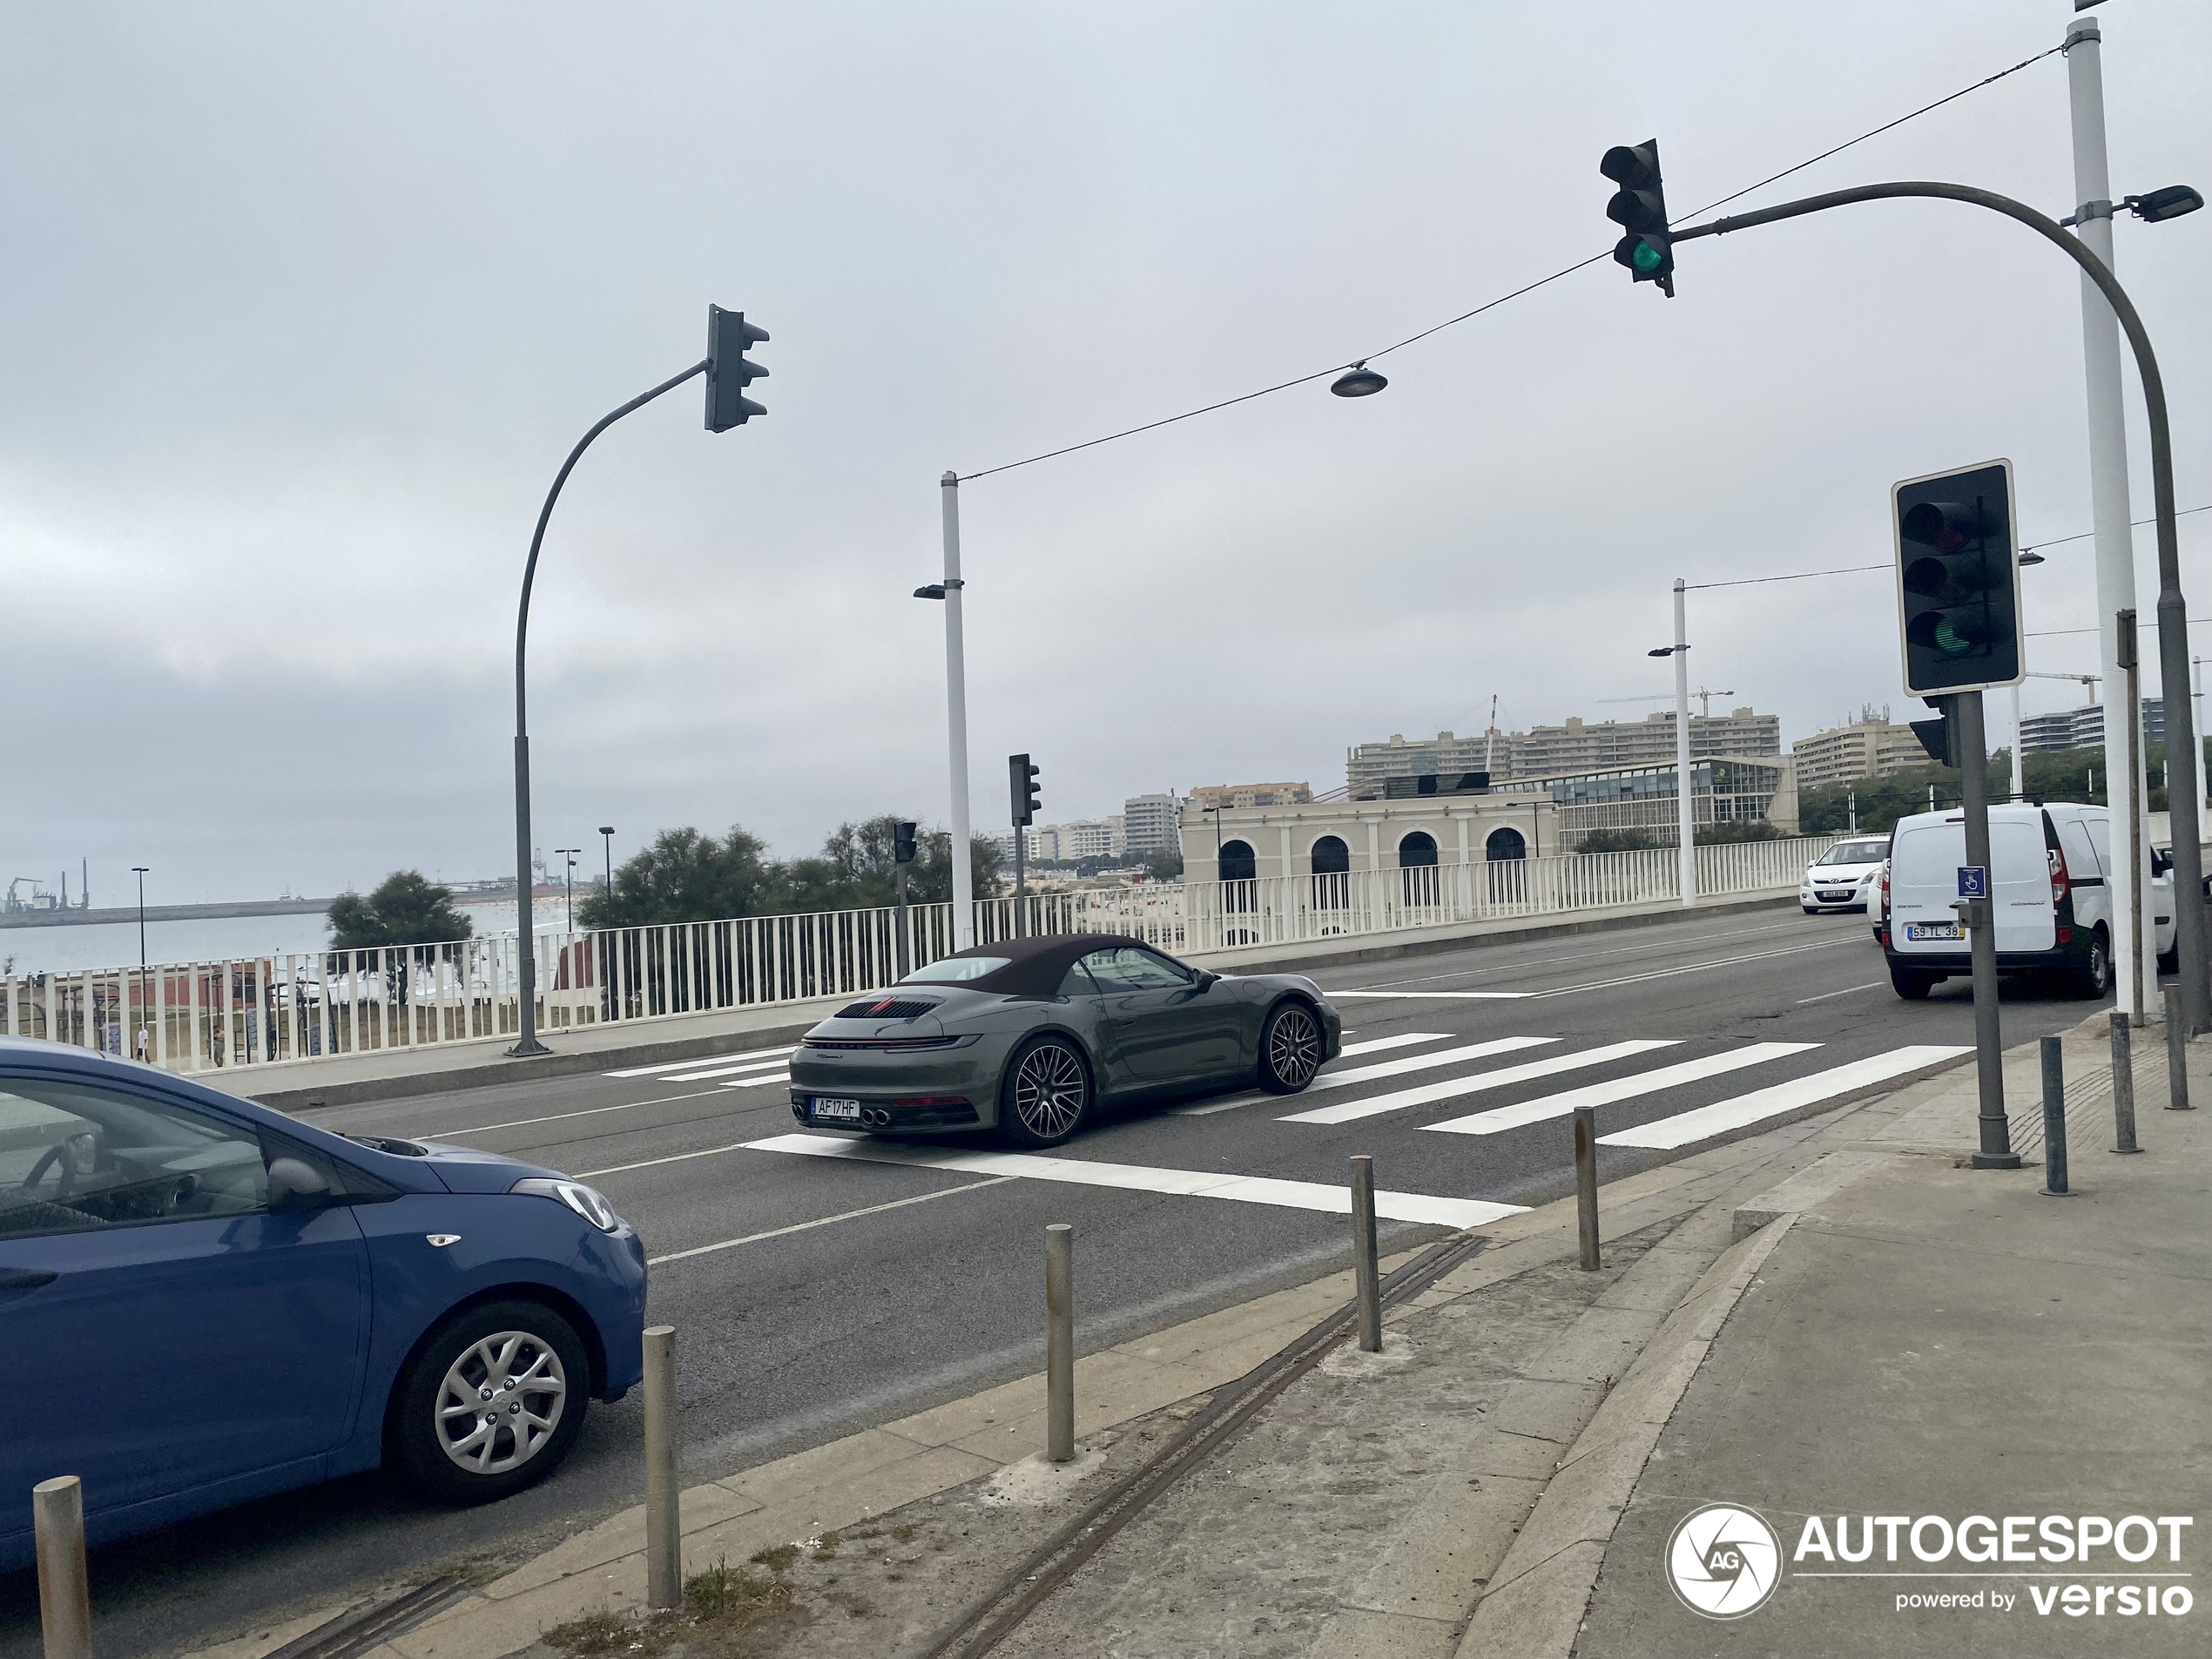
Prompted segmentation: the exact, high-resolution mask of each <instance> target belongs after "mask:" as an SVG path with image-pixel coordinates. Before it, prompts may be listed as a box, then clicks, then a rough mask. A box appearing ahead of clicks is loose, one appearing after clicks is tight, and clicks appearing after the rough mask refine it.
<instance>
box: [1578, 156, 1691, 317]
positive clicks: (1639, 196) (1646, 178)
mask: <svg viewBox="0 0 2212 1659" xmlns="http://www.w3.org/2000/svg"><path fill="white" fill-rule="evenodd" d="M1597 170H1598V171H1599V172H1602V173H1603V174H1604V175H1605V176H1606V177H1607V178H1608V179H1611V180H1612V181H1613V182H1614V183H1615V184H1616V185H1620V186H1621V188H1620V189H1619V190H1617V191H1615V192H1614V195H1613V199H1612V200H1611V201H1609V202H1608V203H1606V205H1605V216H1606V217H1607V218H1608V219H1611V220H1612V221H1613V222H1614V223H1615V225H1618V226H1620V227H1621V228H1622V230H1624V231H1626V232H1628V234H1627V235H1626V236H1623V237H1622V239H1621V240H1620V242H1619V243H1618V244H1617V245H1616V246H1615V247H1614V250H1613V257H1614V258H1615V260H1618V261H1619V262H1620V263H1621V264H1622V265H1625V266H1628V267H1629V274H1630V275H1631V276H1633V277H1634V278H1635V280H1636V281H1638V282H1656V283H1657V284H1658V285H1659V291H1660V292H1661V293H1664V294H1665V295H1666V296H1667V297H1668V298H1669V300H1671V299H1673V298H1674V297H1675V250H1674V243H1673V240H1672V239H1671V238H1670V237H1669V235H1668V232H1667V189H1666V181H1665V180H1664V179H1662V178H1661V177H1660V174H1659V140H1658V139H1656V138H1647V139H1646V140H1645V141H1644V142H1643V143H1642V144H1616V145H1614V146H1613V148H1612V149H1610V150H1608V151H1607V152H1605V158H1604V159H1603V160H1602V161H1600V162H1599V163H1598V164H1597Z"/></svg>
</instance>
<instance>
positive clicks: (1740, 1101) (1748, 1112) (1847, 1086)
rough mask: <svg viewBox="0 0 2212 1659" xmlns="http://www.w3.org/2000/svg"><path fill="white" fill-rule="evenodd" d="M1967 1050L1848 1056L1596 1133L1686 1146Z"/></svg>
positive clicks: (1664, 1146)
mask: <svg viewBox="0 0 2212 1659" xmlns="http://www.w3.org/2000/svg"><path fill="white" fill-rule="evenodd" d="M1972 1053H1973V1049H1971V1048H1954V1047H1948V1046H1946V1045H1944V1044H1940V1043H1912V1044H1910V1045H1908V1046H1907V1047H1905V1048H1902V1049H1891V1050H1890V1051H1889V1052H1888V1053H1887V1054H1878V1055H1873V1056H1871V1058H1869V1059H1865V1060H1854V1061H1851V1062H1850V1063H1849V1064H1847V1065H1841V1066H1831V1067H1830V1068H1829V1069H1827V1070H1826V1071H1816V1072H1814V1073H1813V1074H1812V1076H1810V1077H1799V1078H1797V1079H1796V1080H1795V1081H1793V1082H1786V1083H1777V1084H1775V1085H1774V1087H1773V1088H1771V1089H1759V1090H1757V1091H1756V1092H1755V1093H1752V1094H1749V1095H1738V1096H1737V1097H1736V1098H1735V1099H1733V1100H1719V1101H1715V1102H1714V1103H1712V1104H1711V1105H1710V1106H1701V1107H1699V1108H1698V1109H1696V1111H1689V1112H1680V1113H1677V1114H1676V1116H1672V1117H1662V1118H1661V1119H1660V1120H1659V1121H1658V1122H1657V1123H1645V1124H1642V1125H1640V1126H1639V1127H1637V1128H1635V1129H1624V1130H1620V1131H1618V1132H1617V1133H1615V1134H1612V1135H1601V1136H1598V1137H1597V1139H1598V1144H1599V1145H1600V1146H1639V1147H1646V1148H1650V1149H1652V1150H1657V1151H1662V1152H1669V1151H1672V1150H1674V1149H1675V1148H1676V1147H1678V1146H1688V1145H1689V1143H1691V1142H1693V1141H1703V1140H1709V1139H1710V1138H1711V1137H1712V1136H1716V1135H1725V1134H1726V1133H1728V1131H1729V1130H1736V1129H1743V1128H1746V1127H1748V1126H1749V1125H1750V1124H1753V1123H1760V1122H1762V1121H1764V1119H1766V1118H1770V1117H1778V1116H1781V1115H1782V1114H1783V1113H1784V1112H1787V1111H1793V1110H1795V1109H1797V1108H1798V1107H1800V1106H1812V1105H1817V1103H1820V1102H1821V1101H1824V1100H1832V1099H1834V1098H1835V1097H1836V1096H1838V1095H1848V1094H1850V1093H1851V1092H1852V1091H1853V1090H1854V1089H1865V1088H1866V1087H1868V1086H1869V1085H1871V1084H1874V1083H1881V1082H1888V1081H1889V1080H1890V1079H1891V1078H1892V1077H1902V1076H1905V1073H1907V1072H1911V1071H1919V1070H1920V1069H1922V1068H1924V1067H1927V1066H1932V1065H1936V1064H1938V1063H1939V1062H1943V1061H1946V1060H1954V1059H1956V1058H1958V1056H1959V1055H1967V1054H1972Z"/></svg>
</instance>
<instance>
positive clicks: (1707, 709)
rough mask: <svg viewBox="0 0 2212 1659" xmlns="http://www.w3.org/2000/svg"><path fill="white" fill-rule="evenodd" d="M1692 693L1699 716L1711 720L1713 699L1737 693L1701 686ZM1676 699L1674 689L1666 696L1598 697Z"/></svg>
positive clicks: (1605, 700) (1627, 700)
mask: <svg viewBox="0 0 2212 1659" xmlns="http://www.w3.org/2000/svg"><path fill="white" fill-rule="evenodd" d="M1690 695H1691V696H1692V697H1694V698H1696V699H1697V702H1698V709H1697V713H1698V718H1701V719H1706V720H1710V719H1711V718H1713V699H1714V698H1716V697H1734V696H1736V695H1737V693H1736V692H1734V691H1707V690H1706V689H1705V688H1703V686H1700V687H1699V688H1698V689H1697V690H1696V691H1692V692H1691V693H1690ZM1674 700H1675V694H1674V693H1673V692H1672V691H1669V692H1668V693H1667V694H1666V695H1665V696H1664V697H1602V698H1598V701H1599V702H1601V703H1671V702H1673V701H1674Z"/></svg>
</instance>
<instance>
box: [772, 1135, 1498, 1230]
mask: <svg viewBox="0 0 2212 1659" xmlns="http://www.w3.org/2000/svg"><path fill="white" fill-rule="evenodd" d="M747 1145H748V1146H749V1147H750V1149H751V1150H754V1151H757V1152H795V1153H798V1154H799V1155H801V1156H803V1157H829V1158H855V1159H859V1160H860V1161H861V1162H863V1163H900V1164H904V1165H906V1166H907V1168H909V1169H925V1170H963V1171H966V1172H968V1173H970V1174H974V1175H1003V1176H1020V1177H1025V1178H1027V1179H1028V1180H1032V1181H1064V1182H1068V1183H1070V1184H1074V1185H1077V1186H1087V1187H1118V1188H1121V1189H1123V1190H1125V1191H1130V1192H1163V1193H1168V1194H1170V1195H1172V1196H1175V1197H1186V1198H1227V1199H1230V1200H1232V1201H1233V1202H1236V1203H1239V1204H1274V1205H1279V1206H1281V1207H1282V1208H1285V1209H1289V1210H1318V1211H1322V1212H1323V1213H1324V1214H1332V1215H1339V1216H1348V1215H1350V1214H1351V1213H1352V1189H1351V1188H1350V1187H1348V1186H1325V1185H1323V1184H1320V1183H1319V1182H1316V1181H1278V1180H1275V1179H1272V1178H1271V1177H1266V1176H1256V1175H1229V1174H1225V1173H1223V1172H1219V1171H1211V1172H1210V1171H1206V1170H1156V1169H1148V1168H1145V1167H1143V1166H1142V1165H1140V1164H1135V1163H1095V1162H1092V1161H1091V1160H1089V1159H1087V1158H1055V1157H1039V1156H1038V1155H1036V1154H1035V1153H1032V1152H929V1151H925V1150H921V1148H918V1147H911V1146H895V1145H893V1144H891V1143H888V1142H883V1141H847V1140H841V1139H837V1138H834V1137H833V1136H826V1135H776V1136H770V1137H769V1138H768V1139H766V1140H765V1141H752V1142H748V1143H747ZM1526 1207H1527V1206H1525V1205H1522V1204H1490V1203H1487V1202H1485V1201H1483V1200H1481V1199H1478V1198H1435V1197H1429V1196H1428V1195H1427V1194H1426V1193H1420V1192H1378V1193H1376V1194H1375V1213H1376V1214H1377V1215H1378V1216H1383V1217H1387V1218H1389V1219H1390V1220H1392V1221H1418V1222H1427V1223H1431V1224H1435V1225H1439V1226H1445V1227H1459V1228H1468V1227H1480V1226H1482V1225H1484V1224H1486V1223H1488V1222H1493V1221H1496V1220H1498V1219H1499V1218H1500V1217H1504V1216H1516V1215H1519V1214H1521V1212H1522V1211H1523V1210H1524V1209H1525V1208H1526Z"/></svg>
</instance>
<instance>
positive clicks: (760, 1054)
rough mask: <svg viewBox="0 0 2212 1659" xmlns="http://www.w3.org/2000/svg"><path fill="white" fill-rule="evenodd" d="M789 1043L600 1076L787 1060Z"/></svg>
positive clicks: (654, 1072) (660, 1072)
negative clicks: (751, 1061)
mask: <svg viewBox="0 0 2212 1659" xmlns="http://www.w3.org/2000/svg"><path fill="white" fill-rule="evenodd" d="M790 1057H791V1045H790V1044H789V1043H786V1044H785V1045H784V1046H783V1047H782V1048H780V1049H747V1050H746V1051H745V1053H743V1054H701V1055H692V1056H691V1058H690V1059H689V1060H670V1061H665V1062H663V1063H661V1064H660V1065H658V1066H631V1067H630V1068H629V1069H626V1070H623V1071H603V1072H601V1073H600V1074H599V1075H600V1076H602V1077H654V1076H660V1075H661V1074H663V1073H664V1072H671V1071H690V1070H691V1069H693V1068H694V1067H698V1066H718V1065H721V1064H723V1063H724V1062H728V1061H732V1060H787V1059H789V1058H790Z"/></svg>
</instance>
